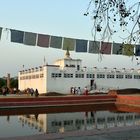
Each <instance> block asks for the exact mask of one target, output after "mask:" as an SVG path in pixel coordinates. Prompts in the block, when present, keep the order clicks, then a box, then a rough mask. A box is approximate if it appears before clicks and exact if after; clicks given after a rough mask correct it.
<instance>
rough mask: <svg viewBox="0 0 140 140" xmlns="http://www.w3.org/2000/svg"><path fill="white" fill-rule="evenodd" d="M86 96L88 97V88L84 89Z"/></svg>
mask: <svg viewBox="0 0 140 140" xmlns="http://www.w3.org/2000/svg"><path fill="white" fill-rule="evenodd" d="M84 95H88V89H87V87H85V89H84Z"/></svg>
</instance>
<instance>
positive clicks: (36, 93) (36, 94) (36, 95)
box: [35, 89, 39, 97]
mask: <svg viewBox="0 0 140 140" xmlns="http://www.w3.org/2000/svg"><path fill="white" fill-rule="evenodd" d="M38 95H39V93H38V90H37V89H36V90H35V97H38Z"/></svg>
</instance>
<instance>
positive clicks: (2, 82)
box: [0, 78, 6, 88]
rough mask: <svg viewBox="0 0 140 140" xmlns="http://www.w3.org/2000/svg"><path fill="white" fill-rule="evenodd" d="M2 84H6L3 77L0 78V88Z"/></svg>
mask: <svg viewBox="0 0 140 140" xmlns="http://www.w3.org/2000/svg"><path fill="white" fill-rule="evenodd" d="M3 86H6V80H5V79H3V78H0V88H2V87H3Z"/></svg>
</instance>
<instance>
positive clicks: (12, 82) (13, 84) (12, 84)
mask: <svg viewBox="0 0 140 140" xmlns="http://www.w3.org/2000/svg"><path fill="white" fill-rule="evenodd" d="M10 87H11V88H18V79H14V78H11V79H10Z"/></svg>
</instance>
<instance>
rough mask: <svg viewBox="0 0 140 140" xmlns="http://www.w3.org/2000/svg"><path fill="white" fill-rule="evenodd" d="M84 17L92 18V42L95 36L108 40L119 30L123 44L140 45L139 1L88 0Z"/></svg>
mask: <svg viewBox="0 0 140 140" xmlns="http://www.w3.org/2000/svg"><path fill="white" fill-rule="evenodd" d="M84 15H85V16H88V15H91V17H92V20H93V29H92V33H93V36H94V40H96V38H97V34H100V35H101V40H105V39H107V40H110V39H111V38H112V36H113V35H114V34H117V33H118V32H120V30H121V31H122V33H123V34H122V33H121V35H120V39H122V42H123V43H129V44H132V43H135V44H136V43H140V2H139V0H133V1H130V0H90V1H89V5H88V7H87V10H86V13H85V14H84Z"/></svg>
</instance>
